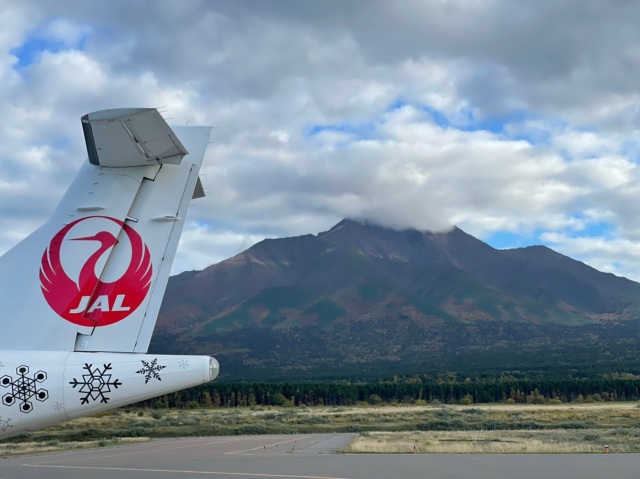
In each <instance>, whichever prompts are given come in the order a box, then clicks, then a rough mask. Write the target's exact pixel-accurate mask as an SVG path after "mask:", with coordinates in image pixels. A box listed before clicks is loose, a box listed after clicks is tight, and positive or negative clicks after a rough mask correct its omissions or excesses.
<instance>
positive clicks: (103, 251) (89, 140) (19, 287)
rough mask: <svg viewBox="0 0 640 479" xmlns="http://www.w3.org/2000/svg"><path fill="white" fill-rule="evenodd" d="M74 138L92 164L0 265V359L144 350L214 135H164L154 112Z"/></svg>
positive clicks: (115, 114)
mask: <svg viewBox="0 0 640 479" xmlns="http://www.w3.org/2000/svg"><path fill="white" fill-rule="evenodd" d="M82 126H83V129H84V134H85V140H86V144H87V151H88V154H89V162H88V163H85V164H84V165H83V166H82V168H81V170H80V172H79V173H78V175H77V177H76V179H75V180H74V182H73V183H72V185H71V187H70V188H69V190H68V191H67V193H66V194H65V195H64V197H63V199H62V201H61V202H60V204H59V205H58V207H57V209H56V210H55V212H54V214H53V216H52V217H51V219H50V220H49V221H48V222H47V223H46V224H45V225H43V226H42V227H41V228H39V229H38V230H37V231H35V232H34V233H33V234H31V235H30V236H28V237H27V238H26V239H25V240H23V241H22V242H21V243H19V244H18V245H17V246H15V247H14V248H13V249H11V250H10V251H9V252H7V253H6V254H5V255H4V256H2V258H0V318H1V319H0V322H1V325H2V328H1V333H0V350H29V351H44V350H46V351H56V350H57V351H78V352H80V351H85V352H93V351H102V352H138V353H144V352H146V351H147V348H148V346H149V341H150V339H151V334H152V332H153V328H154V326H155V322H156V319H157V315H158V311H159V309H160V304H161V301H162V297H163V295H164V291H165V288H166V285H167V281H168V278H169V272H170V269H171V264H172V261H173V258H174V256H175V252H176V248H177V246H178V241H179V238H180V234H181V232H182V228H183V226H184V222H185V216H186V213H187V209H188V207H189V203H190V201H191V199H192V197H194V196H201V193H202V187H201V185H200V183H199V180H198V171H199V168H200V165H201V163H202V159H203V157H204V153H205V150H206V147H207V143H208V141H209V135H210V133H211V129H210V128H209V127H177V128H175V129H174V130H172V129H171V128H170V127H169V126H168V125H167V124H166V122H165V121H164V119H163V118H162V117H161V116H160V114H159V113H158V112H157V111H156V110H155V109H117V110H105V111H100V112H96V113H91V114H89V115H85V116H84V117H82ZM194 192H195V193H194Z"/></svg>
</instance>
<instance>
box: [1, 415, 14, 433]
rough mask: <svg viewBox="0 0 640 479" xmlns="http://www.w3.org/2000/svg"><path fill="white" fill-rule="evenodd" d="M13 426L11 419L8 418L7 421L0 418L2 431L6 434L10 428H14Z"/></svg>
mask: <svg viewBox="0 0 640 479" xmlns="http://www.w3.org/2000/svg"><path fill="white" fill-rule="evenodd" d="M12 427H13V424H11V418H10V417H8V418H7V419H2V416H0V431H2V432H4V431H6V430H7V429H9V428H12Z"/></svg>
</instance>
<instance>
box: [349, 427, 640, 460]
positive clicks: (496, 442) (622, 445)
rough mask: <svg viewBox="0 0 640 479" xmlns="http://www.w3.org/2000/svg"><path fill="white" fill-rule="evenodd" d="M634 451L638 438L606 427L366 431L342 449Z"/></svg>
mask: <svg viewBox="0 0 640 479" xmlns="http://www.w3.org/2000/svg"><path fill="white" fill-rule="evenodd" d="M605 444H607V445H609V446H610V452H611V453H627V452H637V451H638V441H637V440H631V441H626V442H625V441H621V440H619V439H616V438H615V437H611V435H610V434H608V433H607V432H606V431H600V430H598V431H584V430H581V431H579V432H577V431H567V430H547V431H442V432H411V433H402V432H395V433H393V432H392V433H375V432H373V433H368V434H365V435H361V436H358V437H356V438H355V439H354V440H353V441H352V442H351V443H350V444H349V445H347V446H346V447H345V449H343V451H342V452H346V453H358V454H363V453H364V454H413V453H417V454H584V453H604V452H605V449H604V445H605Z"/></svg>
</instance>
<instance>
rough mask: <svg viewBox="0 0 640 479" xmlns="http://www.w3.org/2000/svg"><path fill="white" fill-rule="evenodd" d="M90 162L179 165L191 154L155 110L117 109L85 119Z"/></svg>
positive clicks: (115, 166) (120, 164)
mask: <svg viewBox="0 0 640 479" xmlns="http://www.w3.org/2000/svg"><path fill="white" fill-rule="evenodd" d="M82 129H83V131H84V139H85V142H86V144H87V153H88V154H89V162H90V163H92V164H94V165H96V166H105V167H114V168H122V167H129V166H149V165H158V164H163V163H169V164H179V163H180V161H181V160H182V158H183V157H184V156H185V155H186V154H188V153H189V152H188V151H187V149H186V148H185V147H184V146H183V145H182V143H181V142H180V140H179V139H178V137H177V136H176V135H175V134H174V133H173V131H172V130H171V128H170V127H169V125H167V123H166V122H165V121H164V118H162V116H161V115H160V113H158V111H157V110H156V109H155V108H117V109H112V110H102V111H97V112H94V113H89V114H87V115H84V116H83V117H82Z"/></svg>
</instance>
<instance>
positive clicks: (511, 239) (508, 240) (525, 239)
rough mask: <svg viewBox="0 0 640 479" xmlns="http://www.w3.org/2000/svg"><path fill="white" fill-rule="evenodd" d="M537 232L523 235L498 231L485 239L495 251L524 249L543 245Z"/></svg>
mask: <svg viewBox="0 0 640 479" xmlns="http://www.w3.org/2000/svg"><path fill="white" fill-rule="evenodd" d="M541 232H542V231H535V232H533V233H531V234H527V235H523V234H518V233H513V232H511V231H496V232H495V233H493V234H492V235H491V236H489V237H487V238H484V240H483V241H484V242H485V243H487V244H488V245H489V246H491V247H493V248H495V249H511V248H524V247H527V246H534V245H541V244H542V241H540V233H541Z"/></svg>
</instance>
